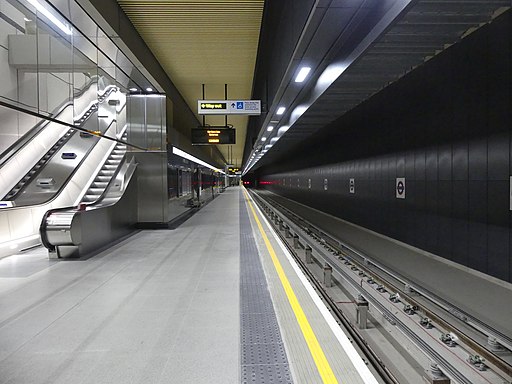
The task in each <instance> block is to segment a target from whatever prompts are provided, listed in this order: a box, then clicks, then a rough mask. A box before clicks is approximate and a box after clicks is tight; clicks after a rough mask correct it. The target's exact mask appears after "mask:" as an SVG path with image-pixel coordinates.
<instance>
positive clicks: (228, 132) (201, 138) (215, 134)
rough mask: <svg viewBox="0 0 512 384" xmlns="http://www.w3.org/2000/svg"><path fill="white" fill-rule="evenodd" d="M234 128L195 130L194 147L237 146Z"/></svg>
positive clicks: (193, 132)
mask: <svg viewBox="0 0 512 384" xmlns="http://www.w3.org/2000/svg"><path fill="white" fill-rule="evenodd" d="M235 138H236V130H235V129H234V128H214V127H209V128H194V129H192V145H212V144H235Z"/></svg>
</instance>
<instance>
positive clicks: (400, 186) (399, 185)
mask: <svg viewBox="0 0 512 384" xmlns="http://www.w3.org/2000/svg"><path fill="white" fill-rule="evenodd" d="M396 198H397V199H405V177H397V178H396Z"/></svg>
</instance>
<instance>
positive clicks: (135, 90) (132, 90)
mask: <svg viewBox="0 0 512 384" xmlns="http://www.w3.org/2000/svg"><path fill="white" fill-rule="evenodd" d="M137 91H138V89H137V88H130V92H137Z"/></svg>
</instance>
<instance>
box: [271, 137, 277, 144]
mask: <svg viewBox="0 0 512 384" xmlns="http://www.w3.org/2000/svg"><path fill="white" fill-rule="evenodd" d="M277 140H279V137H273V138H271V139H270V144H275V143H276V142H277Z"/></svg>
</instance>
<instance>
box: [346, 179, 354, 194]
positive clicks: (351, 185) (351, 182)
mask: <svg viewBox="0 0 512 384" xmlns="http://www.w3.org/2000/svg"><path fill="white" fill-rule="evenodd" d="M348 191H349V192H350V193H356V182H355V180H354V179H349V180H348Z"/></svg>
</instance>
